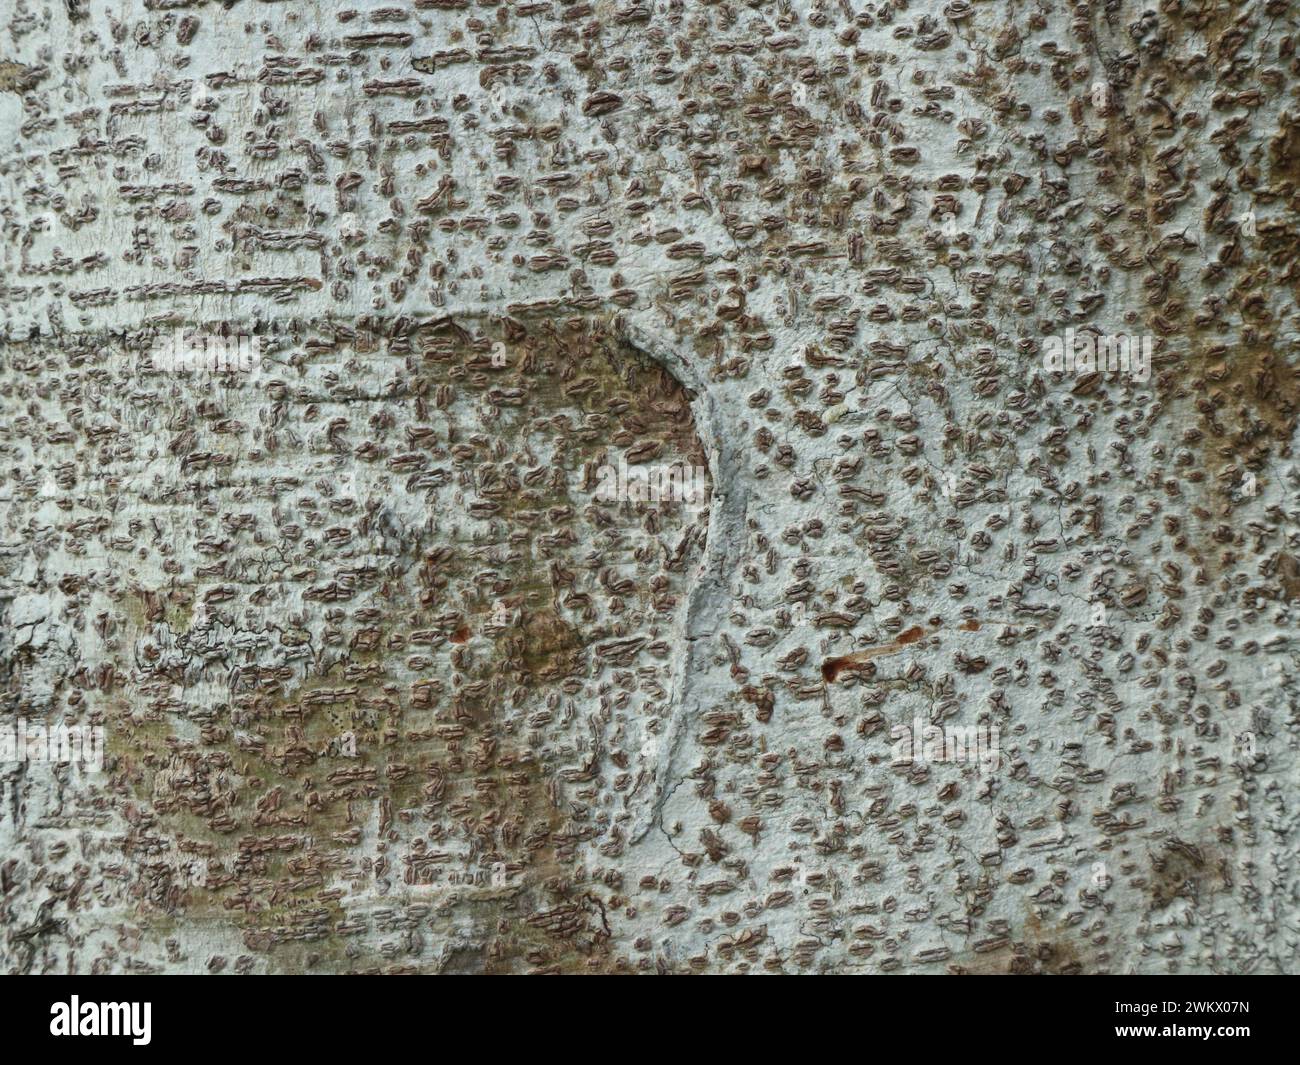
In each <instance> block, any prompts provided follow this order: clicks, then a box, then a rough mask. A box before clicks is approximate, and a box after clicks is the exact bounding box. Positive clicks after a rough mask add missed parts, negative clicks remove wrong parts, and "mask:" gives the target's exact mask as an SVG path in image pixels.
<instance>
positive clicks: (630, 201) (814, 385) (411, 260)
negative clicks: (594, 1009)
mask: <svg viewBox="0 0 1300 1065" xmlns="http://www.w3.org/2000/svg"><path fill="white" fill-rule="evenodd" d="M1298 43H1300V17H1298V14H1297V10H1296V6H1295V5H1294V4H1290V3H1285V2H1281V0H1266V2H1264V0H1250V2H1246V3H1238V2H1229V0H1220V2H1216V0H1147V2H1143V3H1137V2H1132V0H1113V2H1107V3H1101V2H1082V0H1077V2H1062V0H1052V2H1040V3H1032V2H1020V0H1004V2H995V0H988V2H966V0H952V2H950V3H941V2H939V0H928V2H924V3H916V2H914V3H908V2H906V0H880V2H876V3H863V2H860V0H828V2H826V3H817V2H806V0H797V2H787V3H758V2H752V3H738V2H716V3H709V2H705V0H613V2H606V0H577V2H566V0H539V2H529V3H525V2H495V0H473V2H471V0H389V2H388V3H386V4H385V3H382V2H378V3H365V2H360V3H357V4H356V5H355V6H350V5H344V4H336V3H329V2H327V3H322V4H298V3H291V2H253V0H226V2H223V3H210V2H202V0H121V2H115V3H111V4H110V3H102V2H100V0H62V2H57V3H52V2H48V0H0V133H3V136H2V137H0V224H2V226H3V229H2V249H0V253H2V255H3V258H2V259H0V271H2V274H0V323H2V324H3V330H2V331H0V413H2V415H3V418H2V420H0V456H2V458H0V522H2V523H3V528H2V529H0V622H2V624H0V725H10V724H13V723H15V722H17V721H19V720H20V719H21V720H23V721H25V722H29V723H31V722H43V723H50V724H52V723H57V722H64V723H67V724H78V725H95V726H102V727H103V729H104V730H105V735H106V742H107V757H106V760H105V764H104V767H103V771H102V772H99V773H95V772H91V771H90V769H89V768H88V767H86V766H84V765H78V764H73V765H55V764H50V763H48V762H40V761H39V760H24V761H11V762H9V763H6V764H4V765H3V766H0V852H2V853H0V968H3V969H4V970H5V971H11V972H21V973H43V972H66V971H75V972H82V971H96V972H146V971H185V972H191V971H196V972H218V971H222V970H226V971H240V972H265V971H271V972H275V971H311V972H417V971H418V972H430V971H436V972H465V971H471V972H480V971H507V972H522V971H551V972H647V973H654V972H691V971H696V972H743V971H751V972H755V971H784V972H852V971H868V972H876V971H884V972H900V973H912V972H925V973H935V972H953V973H961V972H999V973H1001V972H1041V973H1080V972H1081V973H1100V972H1119V973H1127V972H1187V973H1193V972H1275V971H1280V970H1286V969H1294V968H1295V959H1296V957H1297V951H1300V930H1298V926H1297V921H1296V918H1297V910H1298V902H1300V900H1298V899H1297V890H1298V887H1300V876H1298V870H1297V856H1296V842H1297V839H1298V838H1300V836H1298V833H1300V826H1298V825H1297V816H1298V815H1297V799H1296V788H1297V784H1300V766H1298V765H1297V745H1298V744H1300V733H1298V731H1297V724H1298V719H1297V681H1296V668H1295V667H1296V664H1297V663H1296V643H1295V637H1296V631H1295V630H1296V617H1297V604H1296V599H1297V597H1300V561H1298V559H1300V525H1297V516H1298V511H1300V506H1298V504H1297V496H1296V492H1297V489H1298V488H1300V476H1298V474H1297V467H1296V463H1295V455H1294V450H1293V449H1294V446H1295V433H1296V415H1297V409H1298V407H1297V404H1298V401H1300V392H1298V389H1297V379H1296V364H1297V360H1298V359H1300V351H1298V350H1297V347H1298V346H1297V341H1298V339H1300V336H1298V334H1297V308H1296V294H1297V285H1298V284H1300V264H1298V263H1297V256H1300V215H1298V214H1297V208H1298V207H1300V100H1298V99H1297V94H1296V87H1297V85H1300V61H1298V60H1297V56H1296V47H1297V44H1298ZM177 327H182V328H185V329H191V330H200V331H203V332H205V333H208V334H223V335H244V336H252V337H255V338H257V341H258V343H259V344H260V345H261V352H262V358H261V363H260V365H259V366H258V367H257V368H256V370H255V371H254V372H251V373H238V372H227V373H203V372H183V371H182V372H177V371H172V370H167V369H159V368H156V367H155V366H154V365H153V364H152V362H151V361H150V357H149V351H150V350H151V345H152V344H153V343H154V342H155V340H156V338H157V337H158V336H160V335H166V334H170V333H172V331H173V330H175V329H176V328H177ZM1067 327H1069V328H1074V329H1076V330H1084V329H1085V328H1093V329H1095V330H1096V331H1098V332H1100V333H1102V334H1119V333H1125V334H1133V333H1136V334H1145V335H1150V336H1153V337H1154V338H1155V345H1154V361H1153V365H1152V366H1151V372H1150V376H1149V379H1148V380H1141V379H1139V378H1138V377H1136V376H1135V375H1132V374H1129V375H1125V374H1122V373H1118V372H1116V373H1099V374H1097V373H1084V374H1081V375H1080V374H1068V373H1061V372H1053V371H1052V370H1050V369H1049V368H1047V367H1045V365H1044V362H1043V355H1042V353H1043V349H1044V342H1045V338H1048V337H1053V336H1059V335H1062V334H1063V333H1064V331H1065V330H1066V328H1067ZM620 459H624V460H626V461H627V462H628V463H629V464H630V466H631V467H635V466H637V465H644V464H647V463H652V462H656V463H669V462H676V461H682V462H686V463H695V464H699V465H703V466H707V470H708V478H709V487H708V495H707V499H706V501H705V502H704V504H703V505H702V506H700V507H697V508H690V507H687V506H684V505H681V504H679V503H656V502H653V501H650V502H623V503H608V502H603V501H601V500H599V499H597V498H596V497H595V496H593V482H594V479H595V478H596V476H597V473H598V471H599V469H600V468H601V467H603V466H606V465H608V464H610V463H613V464H617V463H618V462H619V460H620ZM918 720H919V721H920V722H921V723H922V724H924V725H932V724H936V725H942V726H944V727H945V728H947V727H952V726H960V727H968V726H977V725H978V726H980V727H981V728H985V729H989V730H994V729H995V730H996V731H997V734H998V736H1000V760H999V762H998V764H997V765H991V764H988V763H987V762H986V763H983V764H981V763H978V762H976V763H972V762H970V761H947V760H944V759H943V758H929V759H926V758H915V759H904V760H900V759H899V758H897V757H896V756H895V748H896V739H895V736H896V730H897V729H898V728H900V727H904V726H911V725H912V724H913V722H915V721H918Z"/></svg>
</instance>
